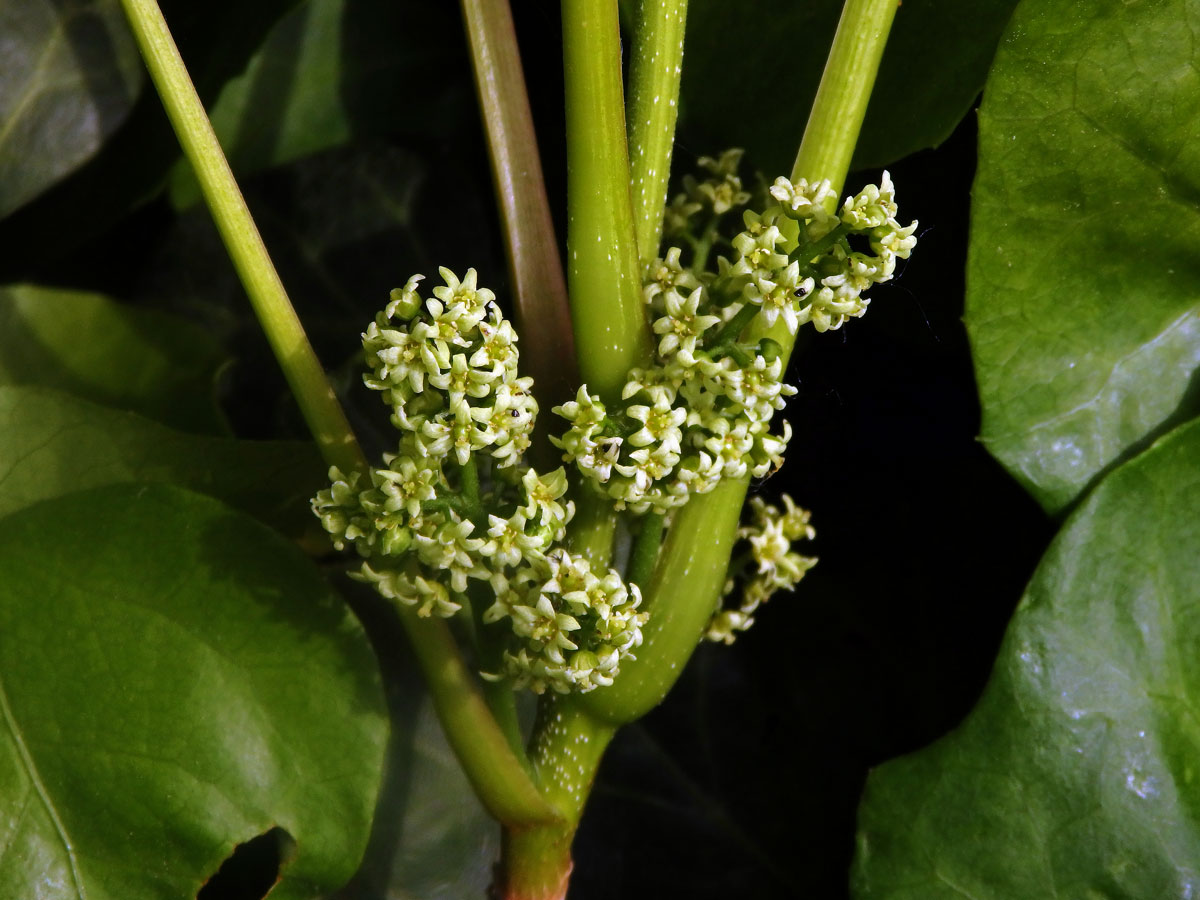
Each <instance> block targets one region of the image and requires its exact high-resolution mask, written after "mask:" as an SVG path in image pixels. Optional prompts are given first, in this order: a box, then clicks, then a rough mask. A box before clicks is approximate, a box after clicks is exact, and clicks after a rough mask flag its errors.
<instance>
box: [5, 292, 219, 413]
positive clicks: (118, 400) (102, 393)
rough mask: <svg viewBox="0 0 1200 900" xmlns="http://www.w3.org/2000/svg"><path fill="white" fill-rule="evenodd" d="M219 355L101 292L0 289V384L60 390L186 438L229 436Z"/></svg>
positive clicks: (176, 326) (186, 332)
mask: <svg viewBox="0 0 1200 900" xmlns="http://www.w3.org/2000/svg"><path fill="white" fill-rule="evenodd" d="M224 358H225V355H224V353H222V351H221V348H220V347H219V346H218V345H217V343H216V342H215V341H214V340H213V339H212V338H211V337H209V335H208V334H207V333H206V332H205V331H204V330H203V329H201V328H199V327H197V326H196V325H193V324H192V323H190V322H187V321H185V320H183V319H178V318H176V317H174V316H170V315H166V314H164V313H160V312H157V311H155V310H143V309H135V308H132V307H129V306H123V305H122V304H119V303H116V302H114V301H112V300H110V299H108V298H107V297H103V296H101V295H99V294H91V293H84V292H81V291H64V290H57V289H53V288H44V287H36V286H34V285H14V286H11V287H6V288H0V385H5V384H7V385H40V386H42V387H52V388H58V389H60V390H63V391H67V392H69V393H72V394H76V395H78V396H80V397H82V398H84V399H87V400H92V401H94V402H96V403H103V404H105V405H107V406H115V407H118V408H120V409H127V410H130V411H133V412H137V413H141V414H142V415H144V416H148V417H150V418H152V419H156V420H158V421H160V422H164V423H165V424H168V425H172V426H174V427H176V428H181V429H183V430H185V431H192V432H209V433H213V432H215V433H222V432H225V431H226V430H227V428H226V426H225V423H224V419H223V417H222V416H221V414H220V412H219V410H218V409H217V406H216V402H215V396H214V395H215V384H214V382H215V379H216V375H217V370H218V369H219V368H220V366H221V364H222V362H223V361H224Z"/></svg>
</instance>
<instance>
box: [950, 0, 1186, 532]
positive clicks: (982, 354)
mask: <svg viewBox="0 0 1200 900" xmlns="http://www.w3.org/2000/svg"><path fill="white" fill-rule="evenodd" d="M1198 19H1200V3H1198V2H1196V0H1159V2H1145V0H1143V2H1123V0H1083V2H1080V0H1025V2H1024V3H1022V4H1021V6H1020V8H1019V10H1018V12H1017V13H1016V15H1015V17H1014V19H1013V22H1012V26H1011V29H1010V31H1009V33H1008V35H1007V37H1006V38H1005V40H1004V43H1003V46H1002V47H1001V50H1000V52H999V53H998V54H997V58H996V65H995V68H994V70H993V73H992V76H991V80H990V81H989V82H988V87H987V92H986V95H985V100H984V104H983V108H982V110H981V111H980V150H979V153H980V156H979V176H978V178H977V180H976V183H975V190H974V206H973V209H972V214H971V219H972V236H971V253H970V260H969V268H968V294H967V327H968V329H969V331H970V335H971V341H972V345H973V349H974V354H975V365H976V373H977V376H978V381H979V391H980V396H981V399H982V404H983V440H984V441H985V442H986V444H987V446H988V449H989V450H990V451H991V452H992V453H993V455H995V456H996V458H997V459H999V460H1000V461H1001V462H1002V463H1003V464H1004V465H1005V466H1006V467H1007V468H1008V469H1009V471H1011V472H1012V473H1013V474H1014V475H1015V476H1016V477H1017V478H1018V479H1019V480H1020V481H1021V482H1022V484H1024V485H1025V486H1026V487H1027V488H1028V489H1029V490H1030V491H1031V492H1032V493H1033V495H1034V496H1035V497H1036V498H1037V499H1038V500H1039V501H1040V502H1041V503H1042V505H1043V506H1045V507H1046V509H1048V510H1050V511H1059V510H1061V509H1063V508H1064V507H1065V506H1066V505H1067V504H1069V503H1071V502H1072V501H1073V500H1074V499H1075V498H1076V497H1078V495H1079V493H1080V492H1081V491H1082V490H1083V489H1084V487H1086V486H1087V484H1088V483H1089V482H1091V481H1092V480H1093V479H1094V478H1095V477H1096V476H1097V474H1098V473H1100V472H1102V471H1104V469H1105V468H1106V467H1109V466H1111V465H1113V464H1114V463H1116V462H1118V461H1120V460H1121V459H1124V458H1128V457H1129V456H1131V455H1132V454H1133V453H1135V452H1137V451H1138V450H1139V449H1141V448H1143V447H1144V446H1146V445H1147V444H1148V443H1149V442H1150V441H1151V440H1152V439H1153V438H1154V437H1156V436H1157V435H1159V434H1162V433H1164V432H1165V431H1166V430H1168V429H1169V428H1170V427H1173V426H1174V425H1176V424H1179V422H1181V421H1183V420H1186V419H1187V418H1190V417H1191V416H1192V415H1195V413H1196V412H1197V410H1200V402H1198V401H1200V396H1198V395H1197V387H1198V386H1197V384H1196V371H1197V368H1198V367H1200V292H1198V291H1197V288H1196V285H1197V283H1198V279H1200V264H1198V262H1197V259H1198V258H1197V256H1196V253H1195V247H1196V243H1197V240H1200V208H1198V206H1197V201H1198V198H1200V149H1198V148H1200V71H1198V69H1197V61H1198V59H1197V50H1196V47H1195V46H1194V45H1193V42H1192V39H1191V31H1190V30H1189V29H1188V27H1187V25H1186V23H1187V22H1189V21H1197V20H1198Z"/></svg>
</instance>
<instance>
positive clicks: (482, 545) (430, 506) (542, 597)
mask: <svg viewBox="0 0 1200 900" xmlns="http://www.w3.org/2000/svg"><path fill="white" fill-rule="evenodd" d="M441 274H442V278H443V280H444V282H445V284H444V286H440V287H436V288H434V290H433V296H432V297H430V298H428V299H423V298H421V297H420V296H419V294H418V283H419V281H420V277H419V276H417V277H414V278H412V279H410V280H409V282H408V284H407V285H406V286H405V287H404V288H403V289H401V290H397V291H393V293H392V298H391V302H389V303H388V305H387V307H386V308H385V309H384V310H383V312H382V313H380V315H379V316H378V317H377V318H376V320H375V322H373V323H372V324H371V325H370V327H369V328H368V329H367V332H366V333H365V334H364V335H363V348H364V351H365V354H366V361H367V365H368V367H369V369H370V372H369V373H368V374H367V375H366V376H365V377H364V381H365V382H366V384H367V386H368V387H370V388H372V389H374V390H377V391H379V392H380V393H381V394H382V396H383V398H384V399H385V400H386V401H387V403H388V405H389V406H390V407H391V410H392V416H391V420H392V423H393V424H394V425H395V426H396V428H397V429H399V431H400V439H399V442H398V448H397V452H396V453H394V454H385V456H384V466H383V467H381V468H372V469H371V470H370V471H369V472H367V473H360V472H352V473H343V472H341V471H340V470H338V469H337V468H333V469H331V470H330V473H329V477H330V481H331V486H330V487H329V488H328V489H326V490H323V491H321V492H319V493H318V494H317V496H316V497H315V498H314V500H313V510H314V512H315V513H316V514H317V516H318V517H319V518H320V520H321V524H322V525H323V526H324V528H325V530H326V531H327V532H328V533H329V534H330V536H331V537H332V539H333V543H334V545H335V546H336V547H337V548H338V549H343V548H344V547H346V546H347V545H350V546H353V547H354V549H355V550H356V551H357V552H358V553H359V555H360V556H361V557H362V558H363V562H362V563H361V565H360V567H359V569H358V571H357V572H356V573H354V577H356V578H358V579H360V580H362V581H365V582H369V583H370V584H372V585H373V586H374V587H375V589H376V590H377V591H378V592H379V593H380V594H382V595H383V596H384V597H386V598H388V599H389V600H392V601H394V602H396V603H398V604H401V605H403V606H406V607H411V608H414V609H415V610H416V612H417V614H418V615H422V616H429V615H436V616H443V617H449V616H453V615H455V614H456V613H458V612H459V611H460V610H462V609H463V608H464V607H468V606H469V600H470V598H471V597H476V598H481V597H482V598H483V603H484V604H486V603H488V602H489V601H488V599H487V597H488V596H489V595H490V597H491V605H490V606H489V607H488V608H487V611H486V612H485V613H484V614H483V616H482V618H483V622H484V623H485V624H488V625H493V624H496V623H500V622H502V621H504V620H507V622H508V625H509V634H508V637H507V639H506V642H505V643H506V646H505V647H504V649H502V651H501V653H500V655H499V658H498V660H496V661H495V662H496V664H495V666H494V668H495V669H496V671H492V672H489V673H487V674H488V675H489V677H493V678H507V679H510V680H511V681H512V683H513V685H514V686H515V687H529V688H532V689H533V690H535V691H537V692H539V693H540V692H542V691H545V690H546V689H547V688H550V689H552V690H555V691H559V692H564V693H565V692H568V691H581V692H582V691H588V690H592V689H593V688H596V687H599V686H602V685H605V684H609V683H611V681H612V678H613V676H614V675H615V674H616V673H617V670H618V667H619V664H620V661H621V660H622V659H623V658H625V657H627V656H629V655H630V653H631V652H632V651H633V649H634V648H636V647H637V646H638V645H639V644H640V643H641V640H642V634H641V626H642V625H643V624H644V622H645V620H646V615H645V613H642V612H639V611H638V607H639V604H640V603H641V595H640V593H639V592H638V589H637V588H636V586H632V585H626V584H625V583H624V582H623V581H622V579H621V577H620V575H619V574H618V573H617V572H615V571H613V570H609V571H607V572H600V573H597V572H594V571H593V569H592V566H591V564H590V563H589V562H588V561H587V560H586V559H584V558H583V557H580V556H577V555H573V554H571V553H570V552H569V551H567V550H565V549H564V548H562V547H561V546H559V545H560V544H561V542H562V541H563V539H564V536H565V533H566V527H567V523H568V522H569V521H570V519H571V517H572V515H573V514H574V505H573V504H572V503H571V502H570V501H564V499H563V498H564V495H565V494H566V490H567V478H566V473H565V472H564V471H563V470H562V469H561V468H559V469H557V470H555V471H553V472H550V473H549V474H546V475H543V474H540V473H539V472H537V471H536V470H535V469H532V468H530V467H529V466H527V465H525V464H524V463H523V462H522V454H523V453H524V451H525V449H526V448H527V447H528V446H529V440H530V433H531V432H532V430H533V426H534V421H535V419H536V416H537V404H536V402H535V401H534V399H533V396H532V395H531V393H530V388H531V387H532V382H531V379H529V378H522V377H520V376H519V375H518V374H517V364H518V352H517V348H516V342H517V336H516V334H515V333H514V332H513V329H512V326H511V325H510V324H509V323H508V321H507V320H506V319H505V318H504V317H503V315H502V314H501V312H500V309H499V307H497V306H496V304H495V303H494V297H493V295H492V293H491V292H490V291H488V290H486V289H484V288H479V287H477V286H476V275H475V271H474V270H473V269H472V270H469V271H468V272H467V275H466V277H465V278H464V279H463V280H462V281H459V279H458V278H457V277H456V276H455V275H454V274H453V273H452V272H450V271H448V270H446V269H442V270H441ZM472 582H474V584H472Z"/></svg>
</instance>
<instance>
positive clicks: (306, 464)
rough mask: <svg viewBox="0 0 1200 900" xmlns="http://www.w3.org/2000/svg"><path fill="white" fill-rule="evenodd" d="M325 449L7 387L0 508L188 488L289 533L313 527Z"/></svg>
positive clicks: (2, 399)
mask: <svg viewBox="0 0 1200 900" xmlns="http://www.w3.org/2000/svg"><path fill="white" fill-rule="evenodd" d="M324 471H325V468H324V465H323V463H322V462H321V458H320V456H319V455H318V453H317V451H316V448H315V447H314V446H313V445H312V444H309V443H303V442H300V441H239V440H234V439H232V438H216V437H200V436H197V435H190V434H183V433H181V432H178V431H172V430H171V429H170V428H166V427H165V426H162V425H159V424H157V423H155V422H151V421H149V420H148V419H144V418H142V417H141V416H138V415H135V414H134V413H127V412H120V411H118V410H113V409H108V408H106V407H102V406H96V405H95V404H92V403H88V402H87V401H86V400H80V399H78V398H76V397H72V396H70V395H67V394H62V393H59V392H58V391H53V390H49V389H46V388H26V387H3V386H0V515H7V514H9V513H12V512H14V511H15V510H19V509H22V508H24V507H26V506H30V505H32V504H34V503H38V502H39V501H42V500H48V499H51V498H54V497H59V496H62V495H64V494H68V493H71V492H73V491H79V490H83V489H85V488H93V487H99V486H101V485H107V484H119V483H126V482H140V483H144V484H145V483H156V482H157V483H161V482H166V483H170V484H177V485H182V486H185V487H188V488H191V489H192V490H195V491H200V492H203V493H206V494H210V495H212V496H214V497H218V498H220V499H221V500H224V501H225V502H226V503H230V504H232V505H234V506H237V507H239V508H240V509H243V510H245V511H246V512H249V513H252V514H254V515H255V516H257V517H259V518H261V519H262V520H264V521H265V522H268V523H269V524H271V525H273V526H275V527H276V528H279V529H280V530H282V531H284V532H285V533H288V534H297V535H298V534H302V533H303V532H305V531H308V530H311V525H312V522H314V521H315V520H314V519H313V516H312V513H311V512H310V511H309V509H308V502H307V501H308V498H309V497H311V496H312V495H313V494H314V493H315V492H316V491H317V490H318V489H319V488H320V486H321V484H322V483H323V481H324Z"/></svg>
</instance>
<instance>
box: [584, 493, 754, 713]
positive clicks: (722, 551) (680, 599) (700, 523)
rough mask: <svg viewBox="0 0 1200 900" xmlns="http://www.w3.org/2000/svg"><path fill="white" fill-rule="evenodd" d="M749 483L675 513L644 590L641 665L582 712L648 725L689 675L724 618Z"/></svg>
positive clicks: (632, 663) (589, 700)
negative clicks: (717, 620) (717, 618)
mask: <svg viewBox="0 0 1200 900" xmlns="http://www.w3.org/2000/svg"><path fill="white" fill-rule="evenodd" d="M748 484H749V478H739V479H736V480H733V481H724V482H722V483H721V484H719V485H718V486H717V488H716V490H714V491H713V492H712V493H709V494H705V495H703V496H700V497H693V498H692V499H691V500H690V501H688V503H687V505H686V506H684V507H683V508H682V509H681V510H679V511H678V512H677V513H675V520H674V521H673V522H672V523H671V527H670V529H669V530H668V531H667V539H666V540H665V541H664V542H663V545H662V549H661V551H660V552H659V555H658V565H657V566H655V567H654V573H653V575H651V576H650V579H649V581H648V583H645V584H644V585H643V587H642V596H643V598H644V600H643V607H644V608H645V609H646V610H647V611H648V612H649V613H650V618H649V619H648V620H647V622H646V624H645V625H644V626H643V627H642V646H641V647H639V648H638V650H637V658H636V659H626V660H623V661H622V662H621V672H620V674H619V675H618V676H617V678H616V679H615V680H614V681H613V683H612V684H611V685H609V686H608V687H605V688H600V689H598V690H595V691H592V692H591V693H589V694H584V695H583V696H582V697H580V698H579V702H580V705H581V706H583V707H584V709H586V710H587V711H588V712H589V713H590V714H592V715H593V716H595V717H596V718H598V719H600V720H602V721H606V722H610V723H612V724H614V725H619V724H623V723H625V722H632V721H634V720H635V719H638V718H641V717H642V716H643V715H645V714H646V713H648V712H649V711H650V710H651V709H653V708H654V707H655V706H657V705H658V704H659V703H661V702H662V699H663V698H664V697H665V696H666V695H667V691H669V690H670V689H671V686H672V685H673V684H674V683H675V680H676V679H677V678H678V677H679V675H680V674H681V673H682V672H683V667H684V666H685V665H686V664H687V661H688V659H689V658H690V657H691V655H692V653H693V652H695V650H696V645H697V644H698V643H699V642H700V639H701V637H703V635H704V631H705V629H706V628H707V627H708V623H709V620H710V619H711V618H712V615H713V612H714V611H715V610H716V606H717V601H718V599H719V598H720V596H721V589H722V588H723V587H724V585H725V576H726V573H727V571H728V566H729V557H730V554H731V553H732V552H733V545H734V542H735V541H736V540H737V527H738V520H739V519H740V517H741V511H742V503H743V502H744V501H745V498H746V487H747V485H748Z"/></svg>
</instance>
